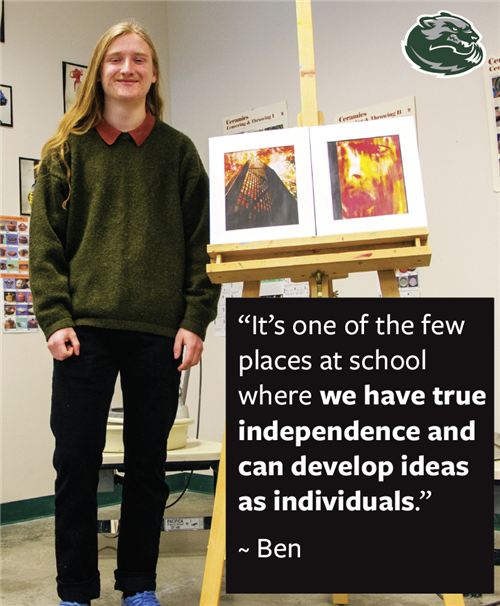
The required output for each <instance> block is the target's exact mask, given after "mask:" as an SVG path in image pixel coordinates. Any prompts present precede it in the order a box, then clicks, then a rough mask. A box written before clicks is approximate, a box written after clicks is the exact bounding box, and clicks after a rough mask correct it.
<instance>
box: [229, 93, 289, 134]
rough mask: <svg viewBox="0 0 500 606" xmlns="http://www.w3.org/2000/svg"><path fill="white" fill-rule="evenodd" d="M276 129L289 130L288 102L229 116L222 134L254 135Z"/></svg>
mask: <svg viewBox="0 0 500 606" xmlns="http://www.w3.org/2000/svg"><path fill="white" fill-rule="evenodd" d="M275 128H288V108H287V104H286V101H281V102H280V103H274V104H273V105H266V106H265V107H257V108H256V109H251V110H249V111H245V112H241V113H239V114H234V115H233V116H228V117H227V118H223V120H222V134H223V135H234V134H236V133H252V132H257V131H262V130H270V129H275Z"/></svg>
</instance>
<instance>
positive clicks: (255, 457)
mask: <svg viewBox="0 0 500 606" xmlns="http://www.w3.org/2000/svg"><path fill="white" fill-rule="evenodd" d="M226 348H227V349H226V383H227V384H226V418H227V427H226V449H227V450H226V452H227V454H226V459H227V463H226V465H227V499H226V507H227V539H226V591H227V593H332V592H335V591H344V590H345V591H350V592H352V593H432V592H435V591H444V592H448V593H464V592H468V591H479V592H482V593H491V592H493V572H494V568H493V564H492V554H493V532H492V528H491V524H492V520H491V515H492V512H493V490H492V485H493V457H492V451H493V444H492V441H493V429H494V428H493V406H494V403H493V374H494V371H493V299H472V298H471V299H444V298H443V299H420V298H415V299H408V300H405V301H401V300H400V299H336V300H332V299H299V300H297V299H294V300H287V299H245V298H243V299H231V300H228V301H227V335H226Z"/></svg>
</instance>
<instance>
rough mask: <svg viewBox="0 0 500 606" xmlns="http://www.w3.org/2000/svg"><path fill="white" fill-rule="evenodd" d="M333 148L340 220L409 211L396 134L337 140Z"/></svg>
mask: <svg viewBox="0 0 500 606" xmlns="http://www.w3.org/2000/svg"><path fill="white" fill-rule="evenodd" d="M336 148H337V160H338V177H339V185H340V196H341V201H342V218H343V219H355V218H360V217H376V216H380V215H398V214H404V213H407V212H408V205H407V199H406V192H405V183H404V175H403V164H402V160H401V150H400V146H399V137H398V136H397V135H394V136H387V137H373V138H369V139H358V140H350V141H337V143H336ZM338 218H340V217H338Z"/></svg>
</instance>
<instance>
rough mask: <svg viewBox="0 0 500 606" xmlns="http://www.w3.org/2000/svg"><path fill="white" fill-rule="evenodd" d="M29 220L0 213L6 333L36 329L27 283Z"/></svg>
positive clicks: (3, 312)
mask: <svg viewBox="0 0 500 606" xmlns="http://www.w3.org/2000/svg"><path fill="white" fill-rule="evenodd" d="M28 272H29V219H28V218H26V217H10V216H4V215H2V216H0V277H1V281H2V300H3V305H2V316H3V318H2V326H3V331H4V332H6V333H18V332H36V331H37V330H38V322H37V320H36V317H35V315H34V311H33V297H32V294H31V289H30V283H29V274H28Z"/></svg>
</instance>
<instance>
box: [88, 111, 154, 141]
mask: <svg viewBox="0 0 500 606" xmlns="http://www.w3.org/2000/svg"><path fill="white" fill-rule="evenodd" d="M154 125H155V117H154V116H153V114H152V113H151V112H150V111H148V112H147V113H146V119H145V120H144V122H143V123H142V124H141V125H140V126H138V127H137V128H134V130H131V131H129V135H130V136H131V137H132V139H133V140H134V141H135V143H136V145H137V147H140V146H141V145H142V144H143V143H144V141H146V139H147V138H148V136H149V133H150V132H151V131H152V130H153V126H154ZM96 130H97V132H98V133H99V134H100V135H101V137H102V139H103V141H105V142H106V143H107V144H108V145H113V143H114V142H115V141H116V140H117V139H118V137H119V136H120V135H121V134H122V131H121V130H118V129H117V128H115V127H114V126H111V124H108V123H107V122H106V120H105V119H104V118H103V119H102V120H101V121H100V122H99V124H98V125H97V126H96Z"/></svg>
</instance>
